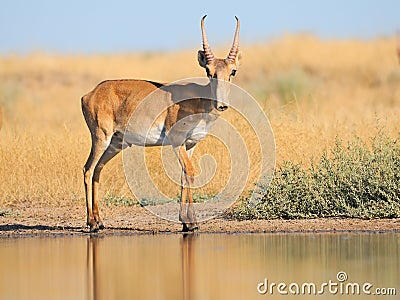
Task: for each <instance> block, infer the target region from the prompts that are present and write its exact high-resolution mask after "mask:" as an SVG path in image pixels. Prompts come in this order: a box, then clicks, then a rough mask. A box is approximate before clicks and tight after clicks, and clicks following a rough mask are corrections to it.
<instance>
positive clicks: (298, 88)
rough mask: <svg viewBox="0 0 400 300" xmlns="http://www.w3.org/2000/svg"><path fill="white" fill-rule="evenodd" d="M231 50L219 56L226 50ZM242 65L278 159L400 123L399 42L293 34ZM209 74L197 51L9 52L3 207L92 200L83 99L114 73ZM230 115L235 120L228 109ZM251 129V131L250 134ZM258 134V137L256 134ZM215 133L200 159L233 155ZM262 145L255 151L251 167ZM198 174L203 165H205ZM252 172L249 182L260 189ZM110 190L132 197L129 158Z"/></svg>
mask: <svg viewBox="0 0 400 300" xmlns="http://www.w3.org/2000/svg"><path fill="white" fill-rule="evenodd" d="M225 50H226V49H225V48H224V49H222V50H221V49H217V50H216V51H215V52H216V53H215V54H217V55H221V56H223V55H226V53H225ZM242 50H243V54H244V58H243V66H242V67H241V69H240V70H239V72H238V74H237V76H236V78H235V79H234V83H236V84H238V85H239V86H241V87H243V88H244V89H245V90H247V91H248V92H250V93H251V94H252V95H253V96H254V97H255V98H256V99H257V100H258V101H259V103H260V104H261V106H262V107H263V108H264V109H265V111H266V113H267V115H268V116H269V118H270V121H271V124H272V128H273V130H274V134H275V139H276V144H277V164H278V165H280V164H281V163H282V162H283V161H285V160H289V161H291V162H293V163H296V164H297V163H300V164H303V165H309V164H310V162H311V160H312V159H315V158H319V157H320V156H321V153H322V152H323V150H324V149H326V148H328V149H329V148H331V147H332V145H334V142H335V137H336V136H340V138H341V139H342V140H343V141H347V140H349V139H351V138H352V136H353V135H354V134H357V136H360V137H362V138H364V139H368V137H370V136H371V135H373V134H374V133H375V132H376V128H377V124H379V126H378V127H385V128H386V129H387V130H388V131H390V132H392V134H393V135H396V134H397V132H399V129H400V128H399V125H400V121H399V120H400V118H399V117H400V68H399V66H398V65H397V57H396V52H395V40H394V39H377V40H373V41H356V40H339V41H321V40H318V39H316V38H313V37H311V36H306V35H305V36H288V37H283V38H281V39H278V40H275V41H271V42H269V43H266V44H260V45H252V46H248V47H246V46H245V45H243V49H242ZM196 76H204V71H203V70H202V69H201V68H200V67H199V66H198V65H197V61H196V51H195V50H194V49H193V50H192V51H184V52H177V53H149V54H129V55H109V56H95V55H93V56H78V55H77V56H58V55H45V54H41V53H36V54H31V55H28V56H7V57H0V105H1V106H2V107H3V115H4V116H3V117H4V119H3V128H2V129H1V131H0V163H1V164H0V206H11V205H13V204H18V203H24V204H29V203H34V204H35V205H38V204H46V205H49V204H52V205H62V204H63V203H65V202H66V203H70V202H71V201H79V202H83V201H84V200H83V198H84V192H83V182H82V172H81V169H82V166H83V164H84V162H85V160H86V158H87V155H88V153H89V150H90V137H89V132H88V130H87V128H86V124H85V123H84V120H83V117H82V114H81V109H80V101H79V100H80V97H81V96H82V95H83V94H84V93H86V92H87V91H89V90H90V89H92V88H93V87H94V86H95V84H97V83H98V82H100V81H102V80H104V79H109V78H144V79H152V80H158V81H162V82H168V81H173V80H178V79H181V78H185V77H196ZM227 118H228V119H229V118H235V116H233V115H227ZM243 132H246V130H244V131H243ZM248 138H249V139H252V138H253V137H251V136H249V137H248ZM218 143H219V142H218V141H214V140H213V139H212V138H207V139H206V140H205V141H204V142H202V144H203V145H202V146H201V147H199V148H198V149H197V150H196V152H195V158H197V160H198V158H200V157H201V156H202V154H203V153H206V152H208V151H211V150H212V152H213V153H214V156H215V158H216V160H217V161H218V162H225V163H226V164H229V161H226V160H227V158H228V155H227V153H226V149H225V150H224V149H222V151H219V150H218V151H215V149H221V147H220V146H219V144H218ZM158 151H159V150H157V149H152V150H150V151H149V154H150V158H149V159H148V161H149V169H150V173H152V174H154V178H155V181H156V183H157V184H158V185H159V186H162V188H163V189H164V190H165V193H167V194H169V195H171V196H173V195H176V194H177V193H178V191H179V189H178V187H177V186H176V184H173V183H171V182H169V180H168V179H167V177H166V175H165V174H163V173H160V172H158V170H159V169H160V159H159V158H158ZM258 161H259V151H257V150H254V155H253V159H252V169H254V168H256V167H257V162H258ZM196 168H197V171H198V172H199V170H200V167H199V165H198V164H196ZM228 176H229V174H227V173H226V171H224V170H223V169H220V170H218V171H217V175H216V176H215V178H214V179H213V181H212V182H211V183H210V184H209V185H207V186H205V187H204V188H202V190H201V191H202V192H204V193H208V194H213V193H215V192H216V191H218V189H219V188H220V187H221V186H223V185H224V184H225V182H226V180H227V178H228ZM251 181H252V178H250V180H249V182H248V184H247V188H250V187H251ZM101 182H102V184H101V194H102V195H105V194H110V195H122V196H126V197H131V195H130V192H129V189H128V187H127V185H126V184H125V178H124V175H123V171H122V162H121V157H120V156H118V158H117V159H114V160H113V161H112V162H111V163H110V164H109V165H108V166H107V167H106V168H105V170H104V171H103V175H102V179H101Z"/></svg>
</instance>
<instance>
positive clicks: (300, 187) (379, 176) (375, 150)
mask: <svg viewBox="0 0 400 300" xmlns="http://www.w3.org/2000/svg"><path fill="white" fill-rule="evenodd" d="M258 188H259V190H260V191H261V193H260V194H259V196H258V198H257V199H255V200H256V202H257V203H258V204H257V205H256V206H255V207H253V208H251V207H250V206H249V205H248V203H249V201H250V200H249V199H242V200H241V201H240V202H239V204H238V205H236V206H234V207H233V208H232V209H231V210H230V211H229V212H228V215H229V216H231V217H234V218H237V219H254V218H255V219H276V218H283V219H296V218H316V217H357V218H366V219H371V218H395V217H400V145H399V142H398V140H397V139H395V140H393V139H391V138H390V137H389V135H388V134H387V133H384V132H382V131H380V132H379V134H378V135H377V136H375V137H373V138H372V139H371V141H370V143H368V144H367V143H365V142H364V141H362V140H361V139H360V138H358V137H356V138H355V139H354V140H353V141H351V142H349V143H347V145H346V146H344V145H343V142H342V141H341V140H340V139H339V138H337V140H336V144H335V146H334V148H333V149H332V150H331V151H330V152H329V153H328V151H325V152H324V154H323V155H322V156H321V158H320V159H319V160H318V162H317V163H312V164H311V166H310V167H308V168H304V167H302V166H300V165H299V164H293V163H291V162H288V161H286V162H284V163H283V164H282V166H281V167H279V168H278V169H277V170H276V172H275V177H274V179H273V181H272V183H271V184H270V186H269V187H263V186H259V187H258Z"/></svg>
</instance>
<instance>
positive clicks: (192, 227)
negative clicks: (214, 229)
mask: <svg viewBox="0 0 400 300" xmlns="http://www.w3.org/2000/svg"><path fill="white" fill-rule="evenodd" d="M182 225H183V227H182V232H193V231H196V230H199V226H198V225H197V224H193V223H189V224H186V223H183V224H182Z"/></svg>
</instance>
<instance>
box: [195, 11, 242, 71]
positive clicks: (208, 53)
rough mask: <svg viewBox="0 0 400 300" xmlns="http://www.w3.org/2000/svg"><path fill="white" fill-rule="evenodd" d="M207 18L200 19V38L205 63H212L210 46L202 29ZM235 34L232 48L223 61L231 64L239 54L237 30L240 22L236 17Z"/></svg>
mask: <svg viewBox="0 0 400 300" xmlns="http://www.w3.org/2000/svg"><path fill="white" fill-rule="evenodd" d="M206 17H207V15H205V16H204V17H203V18H202V19H201V36H202V38H203V50H204V53H205V55H206V59H207V63H209V62H212V61H213V60H214V59H215V58H214V54H213V53H212V51H211V47H210V44H209V43H208V39H207V34H206V29H205V28H204V19H205V18H206ZM235 18H236V32H235V37H234V39H233V43H232V47H231V50H230V51H229V54H228V56H227V58H226V59H225V60H226V61H227V62H230V63H233V62H234V61H235V59H236V56H237V54H238V52H239V30H240V21H239V19H238V17H236V16H235Z"/></svg>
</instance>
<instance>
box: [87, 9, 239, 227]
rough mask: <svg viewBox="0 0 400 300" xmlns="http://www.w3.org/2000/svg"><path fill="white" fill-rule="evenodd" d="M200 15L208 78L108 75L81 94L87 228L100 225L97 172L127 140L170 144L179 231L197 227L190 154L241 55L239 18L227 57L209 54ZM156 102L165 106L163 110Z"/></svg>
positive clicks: (223, 101)
mask: <svg viewBox="0 0 400 300" xmlns="http://www.w3.org/2000/svg"><path fill="white" fill-rule="evenodd" d="M205 17H206V16H204V17H203V18H202V20H201V30H202V39H203V50H199V51H198V61H199V64H200V66H201V67H203V68H205V69H206V72H207V76H208V77H209V79H210V80H209V83H208V84H206V85H197V84H177V85H168V86H166V85H164V84H162V83H157V82H152V81H146V80H135V79H129V80H109V81H104V82H102V83H100V84H99V85H98V86H97V87H95V88H94V89H93V90H92V91H91V92H89V93H88V94H86V95H85V96H83V97H82V99H81V101H82V112H83V115H84V117H85V121H86V123H87V126H88V127H89V130H90V133H91V139H92V146H91V151H90V155H89V157H88V159H87V162H86V164H85V166H84V168H83V173H84V184H85V194H86V208H87V225H88V226H90V230H91V231H97V230H99V229H102V228H104V226H103V223H102V221H101V219H100V216H99V208H98V191H99V178H100V173H101V171H102V169H103V167H104V165H105V164H106V163H107V162H108V161H109V160H110V159H112V158H113V157H114V156H115V155H116V154H118V153H119V152H120V151H121V150H123V149H124V148H126V147H128V146H131V145H137V146H143V147H151V146H164V145H171V146H172V147H173V149H174V150H175V152H176V154H177V156H178V160H179V163H180V165H181V167H182V177H181V206H180V211H179V219H180V220H181V222H182V224H183V230H184V231H189V230H190V231H191V230H195V229H197V228H198V226H197V220H196V216H195V212H194V208H193V198H192V191H191V188H190V186H191V184H192V183H193V178H194V169H193V166H192V164H191V162H190V155H191V152H192V151H193V149H194V147H195V146H196V144H197V143H198V142H199V141H200V140H201V139H203V138H204V137H205V136H206V134H207V132H208V130H209V128H210V127H211V126H212V124H213V122H214V121H215V120H216V119H217V118H218V116H219V115H220V114H221V112H223V111H224V110H226V109H227V108H228V103H227V101H228V94H229V85H228V84H227V83H228V82H229V81H230V79H231V76H234V75H235V72H236V70H237V68H238V65H239V58H240V53H239V29H240V23H239V20H238V19H237V18H236V20H237V25H236V32H235V37H234V41H233V44H232V47H231V50H230V52H229V54H228V56H227V58H225V59H219V58H215V57H214V55H213V53H212V51H211V48H210V46H209V44H208V40H207V36H206V33H205V29H204V19H205ZM193 92H194V93H193ZM152 93H153V94H152ZM185 93H187V94H188V95H187V96H186V97H184V99H185V100H184V101H181V100H179V101H177V100H176V99H178V98H179V99H182V95H184V96H185ZM191 93H192V94H193V95H194V97H192V96H191ZM149 95H153V97H152V99H151V101H146V102H144V99H146V97H148V96H149ZM196 95H207V96H206V97H203V98H202V97H198V96H196ZM210 99H211V100H210ZM160 106H161V107H165V108H166V109H165V110H163V111H162V113H160ZM139 107H140V108H139ZM132 115H133V116H134V120H133V121H132V120H130V119H131V116H132ZM132 124H133V125H132Z"/></svg>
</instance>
